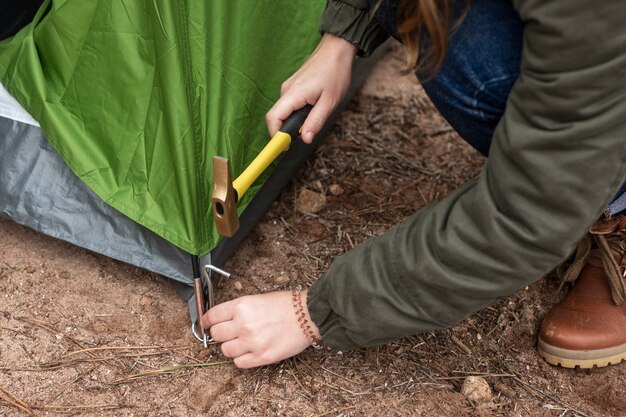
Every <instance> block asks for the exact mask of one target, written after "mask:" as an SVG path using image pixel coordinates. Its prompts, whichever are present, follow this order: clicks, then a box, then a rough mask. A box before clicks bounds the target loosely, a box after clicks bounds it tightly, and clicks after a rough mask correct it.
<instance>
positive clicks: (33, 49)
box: [0, 0, 325, 255]
mask: <svg viewBox="0 0 626 417" xmlns="http://www.w3.org/2000/svg"><path fill="white" fill-rule="evenodd" d="M324 3H325V2H324V1H322V0H319V1H317V0H316V1H311V0H300V1H295V0H260V1H254V2H250V1H244V0H236V1H227V2H226V1H218V2H214V1H212V2H192V1H184V0H180V1H160V2H129V1H123V0H47V1H46V2H44V4H43V6H42V7H41V8H40V9H39V12H38V14H37V16H35V19H34V21H33V23H31V24H30V25H28V26H26V27H25V28H24V29H22V30H21V31H20V32H18V33H17V34H16V35H15V36H14V37H12V38H10V39H8V40H5V41H2V42H0V81H1V82H2V83H3V84H4V85H5V87H6V88H7V90H8V91H9V92H10V93H11V95H12V96H14V97H15V98H17V100H18V101H19V103H20V104H21V105H23V106H24V108H25V109H26V110H27V111H28V113H30V114H31V115H32V116H33V117H34V119H35V120H37V121H38V122H39V123H40V124H41V126H42V128H43V130H44V131H45V132H46V137H47V139H48V140H49V142H50V143H51V145H52V146H53V147H54V149H55V150H56V151H57V152H58V154H59V155H60V156H61V157H62V159H63V160H64V161H65V163H66V164H67V165H68V166H69V167H70V168H71V170H72V171H73V173H74V174H75V175H76V176H77V177H78V178H79V179H80V180H81V181H83V182H84V183H85V184H87V186H88V187H89V188H90V189H91V190H93V192H95V194H97V195H98V196H99V197H100V198H101V199H102V200H104V201H105V202H106V203H108V204H110V205H111V206H112V207H113V208H115V209H116V210H118V211H120V212H121V213H123V214H124V215H126V216H128V217H129V218H130V219H132V220H134V221H136V222H137V223H139V224H141V225H143V226H145V227H146V228H147V229H149V230H151V231H152V232H154V233H156V234H157V235H159V236H161V237H162V238H164V239H165V240H167V241H168V242H171V243H172V244H173V245H175V246H176V247H178V248H180V249H182V250H183V251H186V252H189V253H192V254H195V255H204V254H206V253H208V252H209V251H210V250H211V249H212V248H214V247H215V246H216V244H217V242H218V240H219V237H218V234H217V232H216V230H215V227H214V224H213V220H212V217H211V204H210V196H211V186H212V166H211V158H212V156H213V155H222V156H226V157H228V158H229V159H230V161H231V169H232V171H233V172H234V173H238V172H241V171H242V170H243V168H244V167H245V166H246V165H247V164H248V163H249V162H250V161H251V160H252V159H253V158H254V156H256V154H257V153H258V152H259V151H260V150H261V149H262V147H263V146H264V144H265V143H266V141H267V133H266V130H265V126H264V121H263V114H264V113H265V111H266V110H267V109H268V108H270V107H271V105H272V103H273V102H274V101H275V100H276V99H277V97H278V94H279V86H280V83H281V82H282V80H284V79H286V78H287V77H288V76H289V74H290V73H291V72H293V70H294V69H295V68H297V66H298V65H299V64H300V63H301V62H302V61H303V60H304V59H305V57H306V56H308V54H309V53H310V52H311V50H312V49H313V47H314V45H315V44H316V42H317V41H318V37H319V35H318V34H317V24H318V22H319V18H320V16H321V13H322V10H323V8H324ZM261 183H262V180H261V181H259V182H258V183H257V184H256V185H255V186H254V187H252V188H251V189H250V191H249V192H248V194H246V195H245V196H244V198H243V200H242V202H241V203H240V206H239V210H240V211H243V210H244V209H245V207H246V206H247V205H248V203H249V202H250V200H251V199H252V197H253V196H254V194H255V193H256V191H257V190H258V189H259V187H260V184H261Z"/></svg>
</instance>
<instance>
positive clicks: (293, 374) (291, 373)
mask: <svg viewBox="0 0 626 417" xmlns="http://www.w3.org/2000/svg"><path fill="white" fill-rule="evenodd" d="M287 372H289V374H290V375H291V376H292V377H293V379H295V380H296V383H297V384H298V385H299V386H300V388H302V390H303V391H304V392H305V393H306V395H307V396H308V397H309V399H310V398H313V394H311V391H309V390H308V389H306V388H305V387H304V385H302V383H301V382H300V380H299V379H298V377H297V376H296V373H295V372H294V371H293V369H291V368H287Z"/></svg>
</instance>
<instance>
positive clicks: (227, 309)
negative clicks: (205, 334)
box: [200, 301, 234, 329]
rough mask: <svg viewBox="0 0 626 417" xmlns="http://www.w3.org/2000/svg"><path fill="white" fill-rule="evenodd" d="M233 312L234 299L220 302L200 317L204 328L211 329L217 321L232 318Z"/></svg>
mask: <svg viewBox="0 0 626 417" xmlns="http://www.w3.org/2000/svg"><path fill="white" fill-rule="evenodd" d="M233 314H234V303H233V302H232V301H228V302H225V303H222V304H218V305H216V306H215V307H213V308H212V309H210V310H209V311H207V312H206V314H205V315H204V316H202V317H201V318H200V325H201V326H202V327H203V328H204V329H209V328H210V327H212V326H214V325H216V324H217V323H221V322H223V321H228V320H232V319H233Z"/></svg>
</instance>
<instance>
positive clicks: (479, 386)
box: [461, 376, 493, 404]
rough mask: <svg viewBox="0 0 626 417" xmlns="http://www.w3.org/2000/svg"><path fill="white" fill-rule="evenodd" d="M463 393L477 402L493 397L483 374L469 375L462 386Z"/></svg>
mask: <svg viewBox="0 0 626 417" xmlns="http://www.w3.org/2000/svg"><path fill="white" fill-rule="evenodd" d="M461 394H463V395H464V396H465V398H467V399H468V400H470V401H473V402H475V403H477V404H480V403H483V402H487V401H489V400H491V399H492V397H493V393H492V392H491V388H490V387H489V384H488V383H487V381H486V380H485V378H483V377H481V376H468V377H467V378H465V381H464V382H463V386H462V387H461Z"/></svg>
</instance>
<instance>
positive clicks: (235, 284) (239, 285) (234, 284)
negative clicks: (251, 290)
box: [233, 281, 243, 291]
mask: <svg viewBox="0 0 626 417" xmlns="http://www.w3.org/2000/svg"><path fill="white" fill-rule="evenodd" d="M233 286H234V287H235V289H236V290H237V291H241V290H243V285H241V282H239V281H235V282H233Z"/></svg>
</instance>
